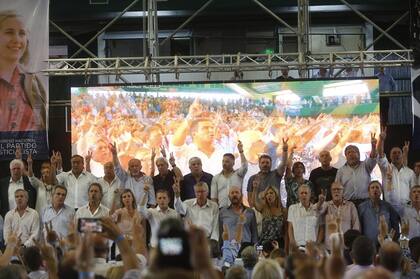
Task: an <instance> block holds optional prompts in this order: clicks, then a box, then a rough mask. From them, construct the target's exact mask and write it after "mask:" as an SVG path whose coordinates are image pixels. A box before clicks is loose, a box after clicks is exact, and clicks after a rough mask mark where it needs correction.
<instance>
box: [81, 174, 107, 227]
mask: <svg viewBox="0 0 420 279" xmlns="http://www.w3.org/2000/svg"><path fill="white" fill-rule="evenodd" d="M102 196H103V192H102V186H101V184H99V183H97V182H94V183H92V184H90V185H89V188H88V199H89V203H88V204H87V205H86V206H83V207H81V208H79V210H77V212H76V215H75V218H76V220H77V219H79V218H102V217H108V216H109V209H108V208H107V207H105V206H103V205H102V204H101V200H102Z"/></svg>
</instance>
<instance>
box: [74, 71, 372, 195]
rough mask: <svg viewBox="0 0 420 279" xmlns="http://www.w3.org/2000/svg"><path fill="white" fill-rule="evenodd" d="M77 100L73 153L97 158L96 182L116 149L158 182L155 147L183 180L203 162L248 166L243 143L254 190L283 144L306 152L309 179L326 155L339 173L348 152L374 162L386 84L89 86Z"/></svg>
mask: <svg viewBox="0 0 420 279" xmlns="http://www.w3.org/2000/svg"><path fill="white" fill-rule="evenodd" d="M71 93H72V95H71V96H72V100H71V101H72V149H73V153H74V154H80V155H82V156H85V155H86V154H87V153H88V151H92V152H93V158H92V162H91V169H92V172H93V173H94V174H95V175H96V176H102V175H103V167H102V165H103V164H104V163H106V162H108V161H111V160H112V158H111V154H110V152H109V150H108V148H107V145H108V143H111V142H116V144H117V147H118V156H119V159H120V162H121V164H122V165H123V166H124V167H125V168H126V167H127V163H128V161H129V160H130V159H131V158H138V159H141V160H142V165H143V172H145V173H146V174H150V168H151V160H150V157H151V153H152V149H153V148H154V149H155V150H156V153H157V154H158V156H159V154H160V148H161V147H163V148H164V149H165V150H166V153H167V154H168V155H169V154H170V152H173V153H174V156H175V158H176V164H177V166H179V167H180V169H181V170H182V172H183V174H187V173H189V167H188V160H189V159H190V158H191V157H193V156H197V157H200V158H201V160H202V162H203V169H204V171H206V172H209V173H211V174H213V175H214V174H217V173H219V172H220V171H221V169H222V155H223V154H224V153H228V152H229V153H233V154H234V155H235V157H236V165H235V167H239V166H240V157H239V153H238V150H237V143H238V140H241V141H242V143H243V147H244V153H245V156H246V158H247V159H248V162H249V165H248V173H247V175H246V178H245V181H244V189H246V182H247V180H248V177H249V176H251V175H253V174H255V173H257V172H258V157H259V156H260V155H261V154H264V153H265V154H269V155H270V156H271V157H272V158H273V167H275V166H277V164H279V162H280V161H281V144H282V138H285V137H288V138H289V146H292V145H295V146H296V150H295V155H294V158H295V160H299V161H302V162H303V163H304V164H305V165H306V167H307V171H306V176H309V172H310V171H311V170H312V169H314V168H316V167H318V166H319V162H318V160H317V154H318V153H319V152H320V151H321V150H324V149H326V150H329V151H330V152H331V154H332V157H333V161H332V164H333V165H334V166H336V167H340V166H342V165H343V164H344V156H343V150H344V148H345V147H346V145H348V144H355V145H357V146H358V147H359V149H360V151H361V158H362V159H364V158H365V157H366V156H369V152H370V137H371V132H376V135H379V130H380V121H379V91H378V81H377V80H376V79H361V80H306V81H288V82H244V83H242V82H241V83H201V84H163V85H138V86H127V87H124V86H121V87H116V86H108V87H80V88H72V90H71ZM158 156H157V157H158Z"/></svg>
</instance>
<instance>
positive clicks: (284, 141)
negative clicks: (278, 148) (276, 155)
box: [281, 137, 296, 151]
mask: <svg viewBox="0 0 420 279" xmlns="http://www.w3.org/2000/svg"><path fill="white" fill-rule="evenodd" d="M281 140H282V142H283V151H287V150H288V149H289V145H288V141H289V138H288V137H285V138H282V139H281ZM294 148H296V147H293V149H294Z"/></svg>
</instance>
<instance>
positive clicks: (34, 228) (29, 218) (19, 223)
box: [3, 189, 39, 247]
mask: <svg viewBox="0 0 420 279" xmlns="http://www.w3.org/2000/svg"><path fill="white" fill-rule="evenodd" d="M14 196H15V204H16V207H15V208H13V209H12V210H10V211H9V212H7V214H6V217H5V218H4V228H3V235H4V239H6V240H7V239H8V237H9V235H10V234H11V233H16V234H17V235H19V236H20V241H21V242H22V244H23V245H24V246H26V247H29V246H33V245H35V241H36V240H38V236H39V215H38V212H36V210H34V209H32V208H29V207H28V199H29V195H28V192H27V191H25V190H24V189H17V190H16V191H15V193H14ZM6 244H7V243H6Z"/></svg>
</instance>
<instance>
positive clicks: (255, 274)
mask: <svg viewBox="0 0 420 279" xmlns="http://www.w3.org/2000/svg"><path fill="white" fill-rule="evenodd" d="M252 279H283V271H282V269H281V267H280V265H279V264H278V263H277V262H276V261H274V260H269V259H264V260H261V261H259V262H258V263H257V264H256V265H255V267H254V270H253V271H252Z"/></svg>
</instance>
